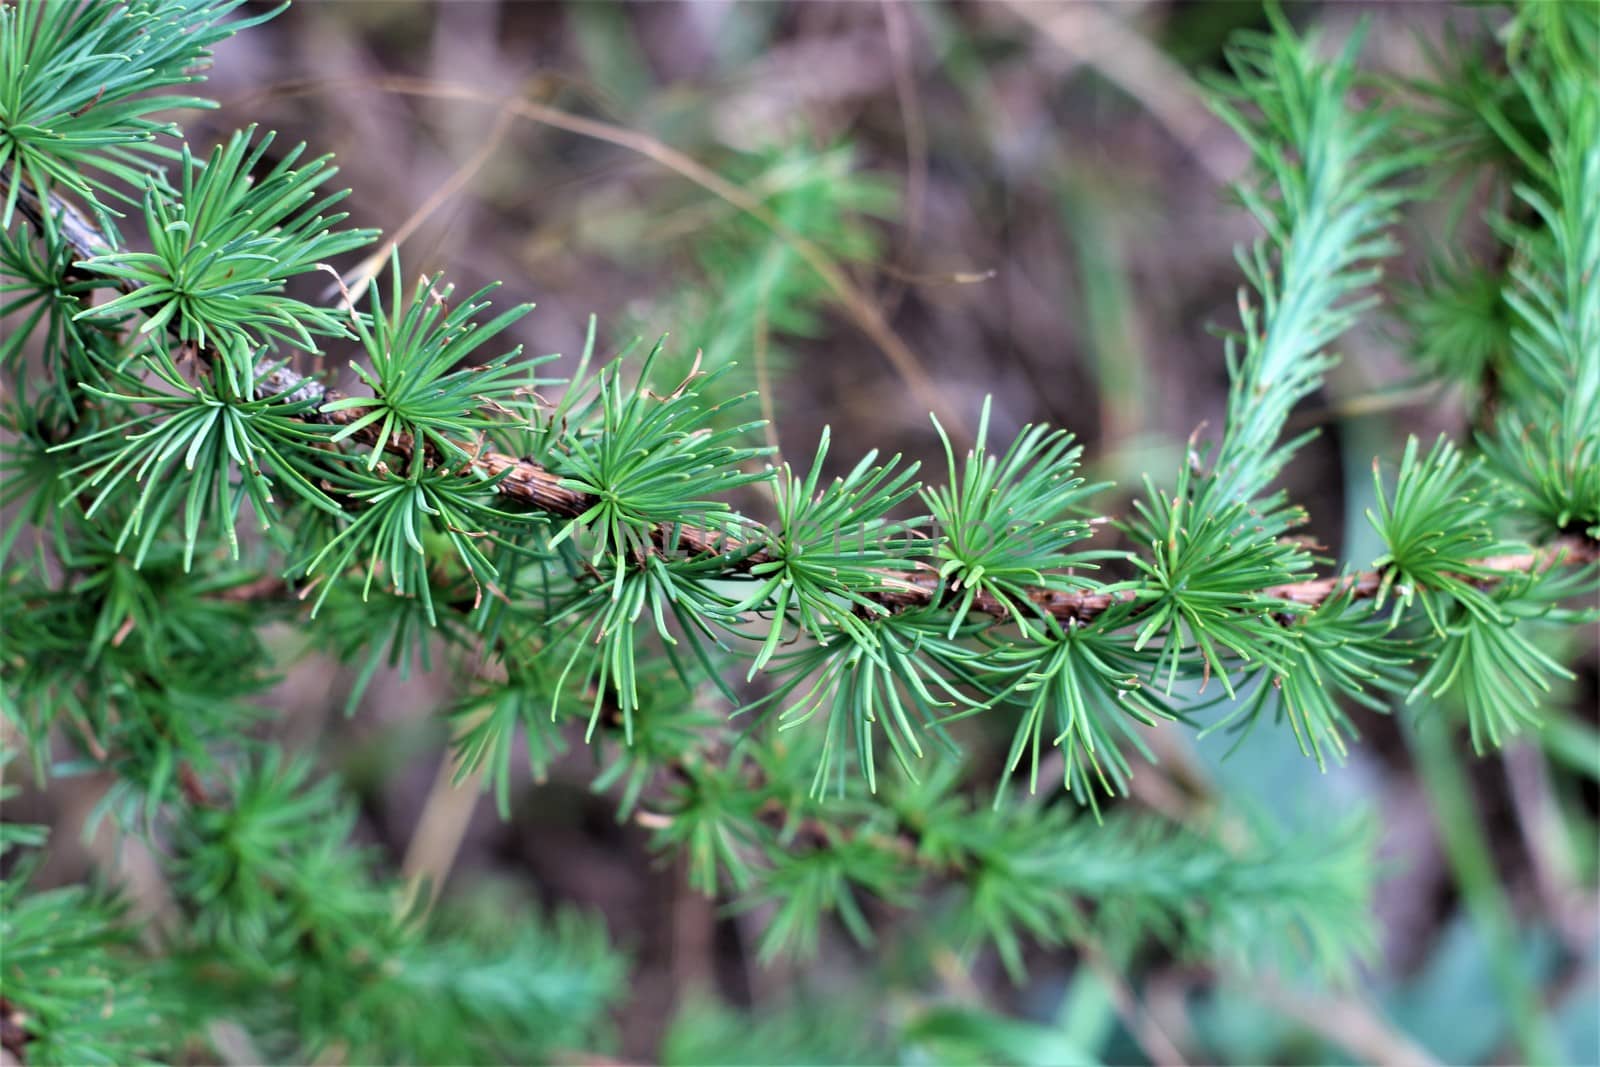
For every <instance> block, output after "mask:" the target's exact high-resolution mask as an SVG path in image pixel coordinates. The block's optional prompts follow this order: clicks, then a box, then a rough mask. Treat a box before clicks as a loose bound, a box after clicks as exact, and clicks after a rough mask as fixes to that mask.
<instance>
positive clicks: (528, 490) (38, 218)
mask: <svg viewBox="0 0 1600 1067" xmlns="http://www.w3.org/2000/svg"><path fill="white" fill-rule="evenodd" d="M0 181H9V178H8V177H7V176H5V175H0ZM18 193H19V195H18V197H17V203H18V207H19V209H20V210H21V211H22V213H23V214H24V215H25V216H26V217H28V218H29V219H30V221H32V222H33V223H34V225H35V226H40V227H42V226H43V225H44V220H43V212H44V210H46V209H45V208H43V207H41V205H40V204H39V201H38V198H37V195H36V194H35V193H34V191H33V190H32V188H31V187H29V186H28V185H27V183H25V182H24V183H21V188H20V189H19V190H18ZM48 210H49V211H50V212H51V214H52V215H53V216H54V217H55V218H56V219H57V220H58V225H59V226H60V232H61V236H62V238H63V239H64V240H65V241H67V242H68V243H69V244H70V245H71V246H72V248H73V249H74V250H75V252H76V253H77V254H78V255H79V256H80V257H81V258H82V259H89V258H91V257H93V256H96V255H99V254H101V253H102V252H103V251H104V250H105V249H107V248H109V247H111V246H110V242H108V241H107V240H106V239H105V237H104V236H103V235H102V234H101V233H100V232H99V230H98V229H97V228H96V227H95V226H94V225H93V224H92V223H91V222H89V221H88V220H87V219H85V218H84V217H83V216H82V215H81V214H80V213H79V212H78V211H76V210H75V209H74V208H73V207H72V206H71V205H70V204H69V203H67V202H66V201H65V200H64V199H62V198H60V197H59V196H57V195H55V194H54V193H52V195H51V197H50V202H49V206H48ZM124 284H125V285H126V283H124ZM204 355H205V354H204V353H202V356H203V357H204ZM257 371H258V373H259V374H261V375H262V377H261V387H262V390H263V392H265V393H266V394H268V395H273V396H281V397H283V398H284V399H285V401H287V402H298V401H310V402H311V403H312V405H313V406H312V407H311V408H310V409H309V410H308V411H307V412H306V414H305V415H304V416H303V417H304V418H306V419H307V420H309V421H314V422H318V423H322V424H324V425H328V426H347V425H349V424H350V423H352V422H354V421H356V419H357V418H358V417H359V416H360V415H361V410H360V409H359V408H330V407H329V405H330V404H332V403H333V402H334V401H337V400H340V399H343V394H342V393H339V392H338V391H336V390H331V389H328V388H326V387H325V386H324V385H322V383H320V382H318V381H317V380H316V379H315V378H311V377H307V376H304V375H301V374H299V373H298V372H296V371H294V370H293V369H292V368H290V367H289V366H288V365H287V364H285V363H282V362H281V361H274V360H266V359H263V361H262V362H261V363H260V364H259V365H258V367H257ZM352 437H354V438H356V439H358V440H361V441H363V442H365V443H368V444H372V443H374V442H375V441H376V438H377V433H376V430H375V429H373V428H368V429H364V430H362V431H357V432H356V433H355V434H353V435H352ZM384 447H385V449H386V450H388V451H391V452H393V453H394V454H395V456H396V457H397V458H398V459H399V461H400V463H401V465H402V466H408V465H409V464H410V462H411V460H412V459H413V455H414V451H415V442H414V441H413V440H412V439H411V437H410V436H409V435H406V434H395V435H392V436H391V437H389V438H388V439H387V440H386V441H385V442H384ZM435 462H438V461H437V460H435ZM461 473H462V474H463V475H470V476H473V477H477V478H479V479H482V480H484V481H494V480H495V479H499V481H497V482H495V489H496V491H497V492H499V493H500V494H501V495H502V496H504V497H506V498H508V499H510V500H513V501H515V502H517V503H518V504H521V505H523V506H525V507H527V508H529V509H531V510H534V511H540V512H545V513H547V514H549V515H552V516H557V517H561V518H567V519H572V518H577V517H578V516H580V515H583V514H585V513H586V512H588V511H590V510H591V509H592V508H593V507H594V506H595V504H596V502H597V501H596V498H595V497H594V496H592V495H590V494H587V493H583V492H580V491H578V490H576V489H573V488H571V487H570V486H568V485H566V484H564V479H563V478H561V476H559V475H557V474H554V473H553V472H551V471H550V470H548V469H546V468H545V467H544V466H542V465H540V464H538V463H536V462H534V461H532V460H530V459H523V458H519V457H516V456H510V455H506V454H505V453H502V452H497V451H495V450H493V449H484V450H481V451H479V452H478V453H477V454H476V455H475V456H473V457H472V459H471V460H470V461H469V463H468V464H467V465H466V468H465V469H464V470H462V471H461ZM740 525H741V526H742V528H743V529H744V531H745V533H744V534H743V535H741V536H734V535H731V534H729V533H728V532H726V531H724V530H709V529H704V528H699V527H694V526H683V525H661V526H657V527H655V528H654V529H653V530H652V532H651V539H652V541H653V542H654V544H655V545H656V547H657V548H658V549H659V550H662V551H673V550H676V551H679V552H683V553H685V554H687V555H689V556H726V557H729V564H728V571H729V573H730V574H744V573H748V572H749V570H750V568H752V567H754V566H756V565H758V564H761V563H765V562H768V561H770V559H771V558H772V557H771V555H770V553H769V552H768V551H767V550H766V546H767V545H768V544H770V543H771V540H772V533H771V531H769V530H767V529H766V528H765V527H763V526H761V525H760V524H758V523H756V522H754V521H753V520H750V519H746V518H742V519H741V522H740ZM1596 560H1600V543H1597V542H1595V541H1594V540H1592V539H1590V538H1586V537H1582V536H1577V535H1569V536H1566V537H1562V538H1560V539H1558V540H1556V541H1553V542H1552V543H1550V544H1549V545H1546V546H1543V547H1541V548H1538V549H1535V550H1534V551H1532V552H1524V553H1511V554H1501V555H1496V556H1491V557H1486V558H1484V559H1480V560H1475V561H1473V566H1474V567H1475V568H1476V569H1479V570H1481V571H1487V572H1493V573H1494V574H1498V575H1505V576H1510V575H1516V574H1530V573H1538V572H1540V571H1543V570H1546V569H1548V568H1550V567H1553V566H1558V565H1562V564H1574V565H1581V564H1587V563H1593V562H1595V561H1596ZM1383 578H1384V575H1383V572H1382V571H1378V570H1370V571H1362V572H1358V573H1354V574H1346V575H1337V576H1328V577H1322V578H1311V579H1305V580H1302V581H1297V582H1288V583H1283V584H1279V585H1275V586H1269V587H1266V588H1263V589H1262V590H1260V593H1259V596H1260V598H1262V599H1265V600H1284V601H1289V602H1291V603H1294V604H1298V605H1301V606H1303V607H1306V608H1310V609H1315V608H1318V607H1320V606H1321V605H1322V604H1324V603H1326V602H1327V601H1328V600H1330V599H1332V598H1333V597H1334V596H1336V595H1347V596H1349V597H1350V598H1352V599H1355V600H1366V599H1372V598H1374V597H1376V596H1377V595H1378V594H1379V592H1380V590H1381V589H1382V588H1383ZM1480 580H1481V579H1480ZM862 595H863V596H865V597H867V598H868V599H870V600H873V601H874V602H876V603H878V604H880V605H882V606H883V607H885V608H888V609H889V610H891V611H901V610H907V609H911V608H920V607H926V606H929V605H932V604H935V603H938V602H940V600H941V598H944V599H946V600H948V599H950V598H951V597H952V596H953V595H954V593H953V591H952V590H950V589H948V588H945V587H944V583H942V582H941V581H940V580H939V577H938V574H937V573H936V572H935V571H934V570H933V568H931V567H929V566H927V565H926V564H920V563H919V564H918V566H917V568H916V569H915V570H913V571H911V572H908V573H907V572H897V573H893V574H885V575H884V580H883V583H882V585H880V586H879V587H878V588H875V589H872V590H868V591H865V592H863V594H862ZM1133 599H1134V597H1133V594H1132V593H1131V592H1129V591H1126V590H1124V591H1111V592H1101V591H1082V590H1061V589H1047V588H1038V587H1034V588H1031V589H1029V590H1028V600H1029V602H1030V603H1031V604H1032V605H1033V606H1034V607H1036V608H1037V609H1038V610H1040V611H1041V612H1043V613H1044V614H1047V615H1049V616H1051V617H1053V618H1054V619H1056V620H1057V621H1058V622H1061V623H1078V624H1081V623H1087V622H1090V621H1092V620H1093V619H1095V618H1097V617H1098V616H1100V615H1101V614H1103V613H1105V612H1106V611H1108V610H1109V609H1110V608H1112V607H1113V606H1114V605H1116V604H1118V603H1127V602H1131V601H1132V600H1133ZM971 610H972V611H975V612H977V613H979V614H981V615H985V616H988V617H990V618H993V619H997V620H1006V619H1008V618H1010V617H1011V616H1012V614H1013V612H1012V610H1011V608H1010V607H1009V606H1008V605H1007V604H1005V603H1004V602H1002V600H1001V599H1000V598H998V597H996V596H995V595H994V594H992V593H990V592H988V591H987V590H980V591H978V592H977V593H976V594H975V595H974V596H973V599H972V604H971Z"/></svg>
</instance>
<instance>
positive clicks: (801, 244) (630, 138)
mask: <svg viewBox="0 0 1600 1067" xmlns="http://www.w3.org/2000/svg"><path fill="white" fill-rule="evenodd" d="M330 92H379V93H389V94H392V95H396V96H416V97H422V98H426V99H434V100H461V101H466V102H469V103H475V104H481V105H484V106H488V107H496V108H505V109H506V110H507V111H509V112H511V113H513V114H515V115H517V116H519V117H521V118H524V119H527V120H528V121H530V122H536V123H539V124H540V125H543V126H548V127H550V128H552V129H557V130H563V131H565V132H567V133H571V134H576V135H577V136H579V137H588V138H590V139H592V140H596V141H603V142H605V143H606V144H612V145H616V146H617V147H618V148H623V149H626V150H627V151H630V152H634V153H636V154H638V155H640V156H642V157H644V158H646V159H648V160H650V161H651V162H653V163H656V164H657V165H659V166H661V167H664V168H665V169H667V170H670V171H672V172H673V173H674V174H677V175H678V176H680V177H682V178H684V179H686V180H687V181H689V182H692V183H693V184H695V185H698V186H699V187H700V188H702V189H704V190H705V191H706V192H708V193H710V194H711V195H713V196H715V197H717V198H718V199H720V200H724V201H726V202H727V203H729V204H732V205H733V206H734V207H736V208H738V209H739V210H740V211H742V212H744V213H745V214H747V215H749V216H750V217H751V218H753V219H755V220H756V221H757V222H759V223H761V224H762V225H763V226H765V227H767V229H769V230H771V231H772V233H773V234H775V235H776V236H777V237H778V238H779V239H781V240H782V241H784V242H785V243H786V244H788V245H789V247H790V248H792V249H793V250H794V252H795V254H796V255H798V256H799V257H800V258H801V259H802V260H804V261H805V263H806V265H807V266H809V267H810V268H811V269H812V270H814V271H816V273H817V276H818V277H819V278H821V279H822V281H823V284H825V285H826V286H827V287H828V289H829V290H830V291H831V292H832V293H833V295H834V298H835V299H837V300H838V301H839V303H840V305H841V306H843V308H844V310H845V311H846V313H847V314H848V315H849V316H850V319H851V320H852V321H853V322H855V324H856V326H857V327H858V328H859V329H860V330H861V332H862V333H864V334H866V335H867V337H868V338H869V339H870V340H871V341H872V342H873V344H875V345H876V346H877V347H878V348H879V350H880V351H882V352H883V354H884V355H885V356H886V357H887V358H888V360H889V363H890V365H891V366H892V367H893V368H894V369H895V372H896V373H897V374H899V375H900V377H901V379H902V380H903V381H904V382H905V383H906V387H907V388H908V389H910V390H911V392H912V394H913V395H914V396H915V397H916V399H917V402H918V403H919V404H920V405H921V406H923V407H925V408H927V409H928V410H929V411H931V412H933V413H934V414H936V415H938V417H939V421H940V422H941V423H943V424H944V426H945V427H946V428H947V429H949V430H950V432H951V433H953V434H954V435H956V436H958V437H960V438H962V439H964V440H968V441H970V440H971V438H972V430H971V428H970V424H969V422H968V420H967V419H966V418H965V417H964V416H963V415H962V414H960V413H959V412H957V411H956V410H954V409H953V408H952V407H951V406H950V405H949V404H948V403H947V402H946V401H945V400H944V398H943V396H942V395H941V393H940V391H939V389H938V387H937V385H935V383H934V381H933V378H932V376H930V375H929V374H928V371H927V369H926V368H925V367H923V365H922V360H921V359H920V358H919V357H918V356H917V354H916V353H915V352H913V351H912V350H911V347H910V346H909V345H907V344H906V343H905V341H903V340H901V339H900V336H899V335H898V334H896V333H895V332H894V330H893V329H892V328H891V327H890V325H889V323H888V321H887V320H886V319H885V318H884V316H883V312H882V311H881V310H880V309H879V308H878V305H877V304H876V303H875V302H874V301H873V300H872V298H871V297H869V296H868V295H867V294H866V293H864V292H862V291H861V288H860V287H859V286H857V285H856V284H855V282H854V281H852V280H851V279H850V276H849V275H848V274H847V273H846V272H845V270H844V268H842V267H841V266H840V265H839V263H838V261H836V260H835V259H834V258H833V257H832V256H831V255H829V254H828V252H827V251H826V250H825V249H823V248H822V247H821V246H820V245H818V244H817V243H816V242H814V241H811V240H809V239H808V238H806V237H804V236H802V235H801V234H798V233H795V232H794V230H792V229H790V228H789V227H788V226H786V225H784V223H783V221H782V220H781V219H779V218H778V217H777V215H776V214H774V213H773V212H772V211H771V209H769V208H768V207H767V206H766V205H765V204H764V203H762V202H761V201H760V200H759V199H758V198H757V197H755V196H753V195H751V194H750V193H749V192H748V191H747V190H745V189H744V188H743V187H741V186H739V185H737V184H735V183H734V182H731V181H729V180H727V179H726V178H724V177H722V176H721V175H720V174H718V173H716V172H715V171H713V170H711V169H710V168H709V167H707V166H705V165H704V164H702V163H700V162H699V161H698V160H696V159H695V158H693V157H692V156H690V155H688V154H687V153H685V152H681V151H679V150H678V149H676V148H673V147H672V146H671V145H668V144H666V143H664V142H662V141H660V140H657V139H656V138H654V137H651V136H650V135H649V134H646V133H640V132H639V131H637V130H632V129H628V128H627V127H625V126H618V125H615V124H613V123H609V122H602V121H600V120H598V119H591V118H585V117H583V116H581V115H574V114H571V113H570V112H567V111H563V110H561V109H560V108H557V107H551V106H550V105H548V104H539V103H535V102H533V101H530V100H524V99H506V98H505V97H503V96H500V95H497V94H495V93H491V92H487V91H485V90H482V89H476V88H474V87H472V86H470V85H459V84H451V83H447V82H436V81H431V80H429V79H425V78H411V77H403V76H393V77H382V78H364V79H349V80H340V79H328V80H317V81H305V82H294V83H289V84H284V85H279V86H276V87H273V88H271V89H268V90H264V91H263V92H262V93H260V94H252V95H251V96H250V97H244V98H240V99H236V100H232V101H229V102H228V106H229V107H230V108H231V107H235V106H238V105H239V104H241V103H243V102H247V101H248V100H250V99H253V98H254V97H255V96H263V95H266V96H274V97H277V98H283V97H290V96H302V95H314V94H319V93H330Z"/></svg>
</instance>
